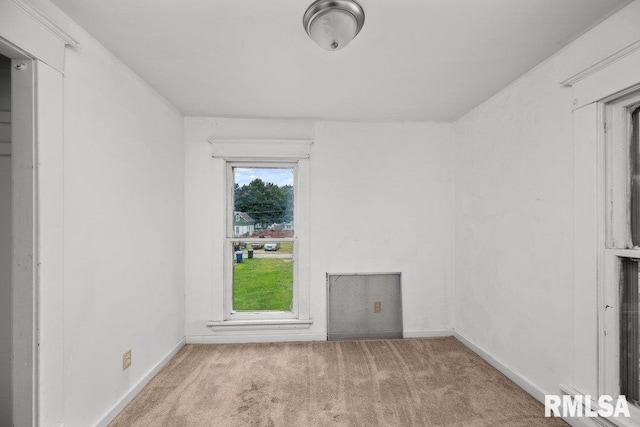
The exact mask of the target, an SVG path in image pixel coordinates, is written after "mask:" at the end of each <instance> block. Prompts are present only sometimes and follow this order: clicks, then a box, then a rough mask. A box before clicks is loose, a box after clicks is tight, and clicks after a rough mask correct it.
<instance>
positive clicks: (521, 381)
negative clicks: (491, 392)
mask: <svg viewBox="0 0 640 427" xmlns="http://www.w3.org/2000/svg"><path fill="white" fill-rule="evenodd" d="M453 336H454V337H455V338H456V339H457V340H458V341H460V342H461V343H463V344H464V345H466V346H467V347H469V348H470V349H471V350H472V351H473V352H474V353H476V354H477V355H478V356H480V357H482V358H483V359H484V360H485V361H486V362H487V363H489V364H490V365H491V366H493V367H494V368H496V369H497V370H498V371H500V372H502V373H503V374H504V375H505V376H506V377H507V378H509V379H510V380H511V381H513V382H514V383H516V384H518V385H519V386H520V387H521V388H523V389H524V391H526V392H527V393H529V394H530V395H531V396H533V397H534V398H536V400H538V401H539V402H541V403H544V395H545V394H547V393H545V392H544V391H543V390H542V389H541V388H540V387H538V386H537V385H535V384H534V383H532V382H531V381H529V380H528V379H527V378H525V377H523V376H522V375H520V374H519V373H518V372H516V371H514V370H513V369H511V367H509V366H507V365H505V364H504V363H502V362H500V361H498V360H497V359H496V358H495V357H493V356H492V355H491V354H489V353H487V352H486V351H485V350H484V349H482V348H480V347H478V346H477V345H476V344H474V343H473V342H471V341H470V340H469V339H468V338H466V337H465V336H464V335H462V334H461V333H460V332H458V331H455V330H454V332H453ZM558 392H559V391H558Z"/></svg>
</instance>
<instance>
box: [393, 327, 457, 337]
mask: <svg viewBox="0 0 640 427" xmlns="http://www.w3.org/2000/svg"><path fill="white" fill-rule="evenodd" d="M402 336H403V338H437V337H451V336H453V329H431V330H427V331H420V330H410V331H407V330H405V331H402Z"/></svg>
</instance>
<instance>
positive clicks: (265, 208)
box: [227, 163, 296, 315]
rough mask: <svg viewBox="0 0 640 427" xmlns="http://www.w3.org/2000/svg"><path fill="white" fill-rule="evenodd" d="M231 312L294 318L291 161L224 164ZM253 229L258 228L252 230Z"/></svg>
mask: <svg viewBox="0 0 640 427" xmlns="http://www.w3.org/2000/svg"><path fill="white" fill-rule="evenodd" d="M228 168H229V171H228V174H229V187H228V191H229V193H230V197H229V198H228V200H229V206H227V209H228V211H229V217H232V218H234V224H231V223H229V224H228V226H229V230H232V232H230V233H228V236H227V246H229V247H230V248H231V247H232V248H233V257H232V262H233V268H232V269H231V270H230V273H231V274H229V275H228V276H229V277H228V280H229V281H230V284H229V286H230V289H231V292H230V293H231V295H232V299H231V309H232V314H235V313H241V312H280V313H281V314H283V315H284V314H293V311H294V293H295V292H294V291H295V283H296V277H295V268H294V267H295V261H296V259H295V258H296V256H295V253H296V251H295V249H296V248H295V244H296V240H295V231H294V229H293V227H285V225H286V224H295V216H296V215H295V214H296V212H295V209H294V198H295V175H296V173H295V172H296V165H295V163H280V164H275V163H274V164H260V165H257V164H248V163H228ZM256 227H257V228H258V230H256Z"/></svg>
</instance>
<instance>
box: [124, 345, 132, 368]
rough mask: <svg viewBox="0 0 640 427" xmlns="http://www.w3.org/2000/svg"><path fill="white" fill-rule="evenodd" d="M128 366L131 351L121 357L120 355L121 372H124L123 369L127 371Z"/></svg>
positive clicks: (129, 364)
mask: <svg viewBox="0 0 640 427" xmlns="http://www.w3.org/2000/svg"><path fill="white" fill-rule="evenodd" d="M129 366H131V350H127V351H126V352H125V353H124V354H123V355H122V370H123V371H124V370H125V369H127V368H128V367H129Z"/></svg>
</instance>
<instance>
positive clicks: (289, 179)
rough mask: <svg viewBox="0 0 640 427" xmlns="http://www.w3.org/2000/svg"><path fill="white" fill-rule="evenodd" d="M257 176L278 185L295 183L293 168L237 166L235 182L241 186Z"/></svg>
mask: <svg viewBox="0 0 640 427" xmlns="http://www.w3.org/2000/svg"><path fill="white" fill-rule="evenodd" d="M256 178H260V179H261V180H262V181H264V182H265V183H268V182H270V183H272V184H275V185H278V186H283V185H293V169H276V168H235V183H236V184H238V185H239V186H243V185H246V184H249V183H250V182H251V181H253V180H254V179H256Z"/></svg>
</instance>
